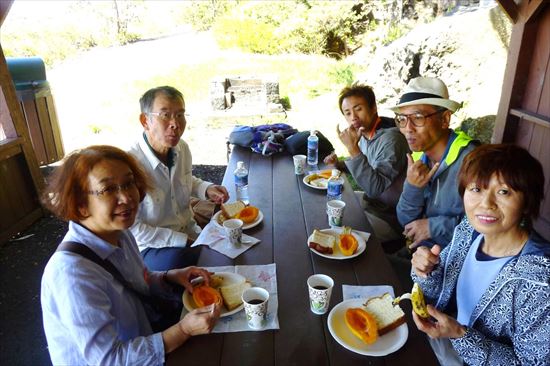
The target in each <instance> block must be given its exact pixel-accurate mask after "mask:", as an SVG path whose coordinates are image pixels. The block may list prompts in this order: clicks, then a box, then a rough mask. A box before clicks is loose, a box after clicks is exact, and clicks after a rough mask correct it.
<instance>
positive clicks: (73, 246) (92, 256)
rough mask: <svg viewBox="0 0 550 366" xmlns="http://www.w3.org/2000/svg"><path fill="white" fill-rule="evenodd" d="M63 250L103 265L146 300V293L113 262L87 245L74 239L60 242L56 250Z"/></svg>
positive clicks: (124, 284) (129, 288) (121, 282)
mask: <svg viewBox="0 0 550 366" xmlns="http://www.w3.org/2000/svg"><path fill="white" fill-rule="evenodd" d="M61 251H65V252H71V253H75V254H78V255H80V256H82V257H84V258H86V259H88V260H89V261H92V262H94V263H95V264H97V265H98V266H100V267H102V268H103V269H104V270H106V271H107V272H109V273H110V274H112V275H113V277H114V278H115V279H116V280H117V281H118V282H120V284H121V285H122V286H124V287H126V288H127V289H128V290H130V291H131V292H133V293H134V294H136V295H137V296H138V298H140V299H141V300H145V298H146V295H144V294H142V293H141V292H139V291H137V290H136V289H135V288H134V287H133V286H132V285H130V283H129V282H128V281H126V279H125V278H124V276H122V274H121V273H120V271H119V270H118V269H117V268H116V267H115V266H114V265H113V264H112V263H111V262H109V261H106V260H104V259H101V257H100V256H98V255H97V254H96V253H95V252H94V251H93V250H91V249H90V248H88V247H87V246H86V245H84V244H80V243H77V242H74V241H64V242H62V243H61V244H59V245H58V246H57V249H56V252H61Z"/></svg>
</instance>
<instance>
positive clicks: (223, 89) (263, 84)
mask: <svg viewBox="0 0 550 366" xmlns="http://www.w3.org/2000/svg"><path fill="white" fill-rule="evenodd" d="M210 104H211V105H212V109H213V110H215V111H225V110H232V111H239V112H247V113H266V112H267V113H280V112H283V111H284V110H283V106H282V105H281V101H280V95H279V81H278V78H277V77H276V76H263V77H257V76H235V77H227V78H224V77H217V78H215V79H213V80H212V81H211V82H210Z"/></svg>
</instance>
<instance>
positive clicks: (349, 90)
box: [338, 82, 376, 114]
mask: <svg viewBox="0 0 550 366" xmlns="http://www.w3.org/2000/svg"><path fill="white" fill-rule="evenodd" d="M348 97H362V98H363V99H365V101H366V102H367V106H368V107H369V108H374V107H376V96H375V95H374V91H373V90H372V87H370V86H368V85H366V84H361V83H359V82H355V83H353V84H352V85H351V86H346V87H345V88H344V89H342V91H341V92H340V96H339V98H338V108H340V112H342V114H344V111H343V110H342V102H343V101H344V99H346V98H348Z"/></svg>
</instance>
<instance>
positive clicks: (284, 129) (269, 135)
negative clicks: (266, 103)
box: [229, 123, 298, 156]
mask: <svg viewBox="0 0 550 366" xmlns="http://www.w3.org/2000/svg"><path fill="white" fill-rule="evenodd" d="M296 132H298V131H297V130H296V129H295V128H293V127H292V126H290V125H287V124H285V123H274V124H272V125H259V126H235V127H234V128H233V131H231V133H230V134H229V143H231V144H234V145H238V146H243V147H250V148H251V149H252V151H254V152H256V153H259V154H262V155H265V156H269V155H272V154H274V153H277V152H281V151H283V150H284V143H285V140H286V139H287V138H288V137H289V136H292V135H294V134H295V133H296Z"/></svg>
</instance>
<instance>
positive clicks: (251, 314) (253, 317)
mask: <svg viewBox="0 0 550 366" xmlns="http://www.w3.org/2000/svg"><path fill="white" fill-rule="evenodd" d="M242 299H243V303H244V311H245V313H246V320H247V322H248V326H249V327H250V328H252V329H262V328H263V327H264V326H265V325H266V319H267V303H268V300H269V292H268V291H267V290H266V289H263V288H261V287H252V288H249V289H247V290H245V291H244V292H243V297H242Z"/></svg>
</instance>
